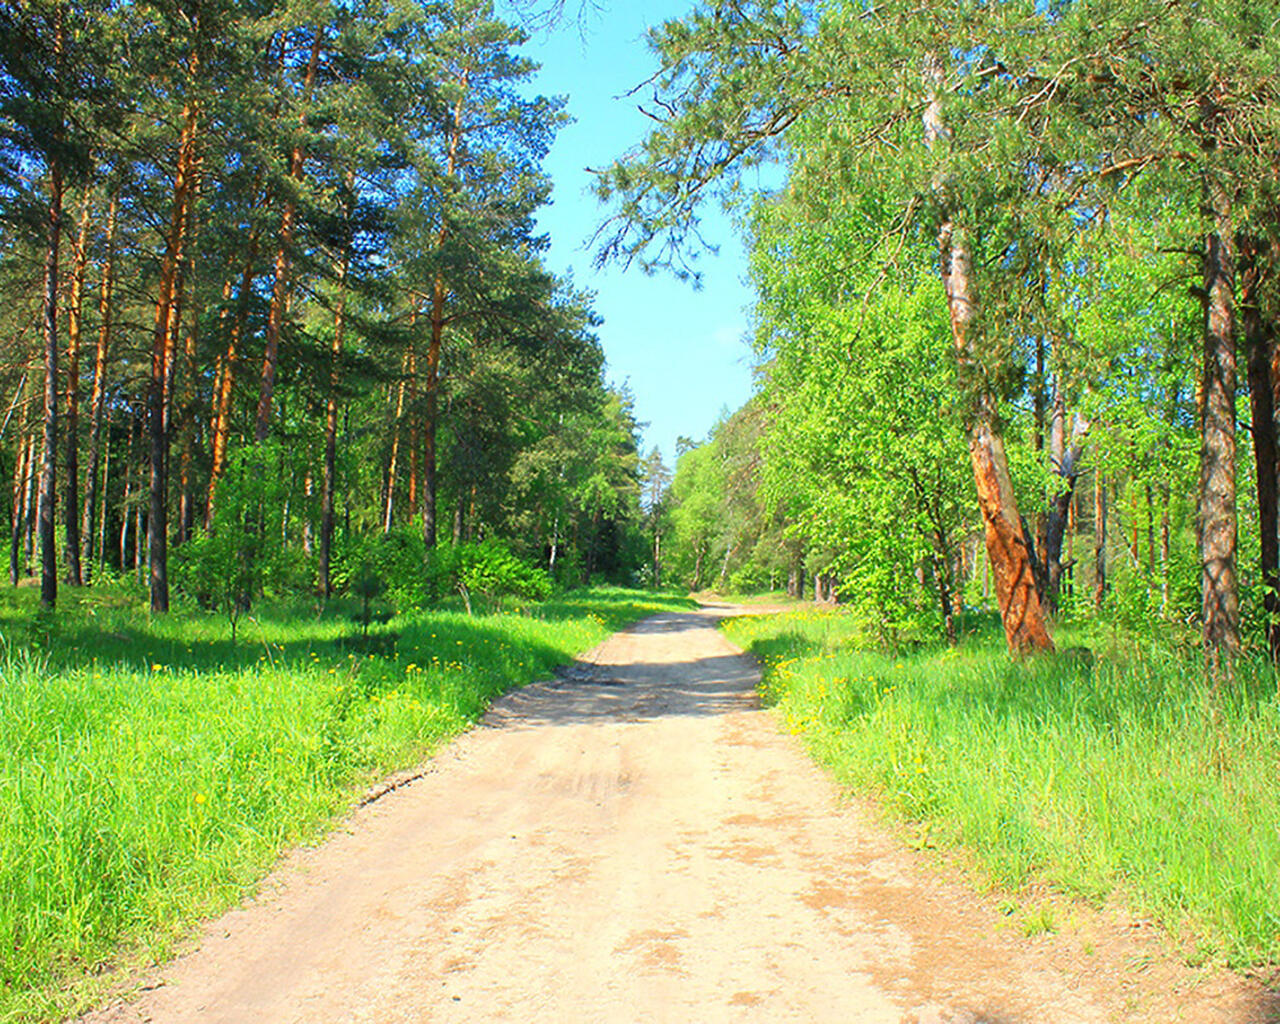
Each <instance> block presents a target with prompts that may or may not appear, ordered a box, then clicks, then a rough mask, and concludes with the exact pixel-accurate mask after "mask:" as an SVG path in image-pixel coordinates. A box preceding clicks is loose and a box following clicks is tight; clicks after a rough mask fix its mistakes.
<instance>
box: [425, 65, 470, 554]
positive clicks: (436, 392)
mask: <svg viewBox="0 0 1280 1024" xmlns="http://www.w3.org/2000/svg"><path fill="white" fill-rule="evenodd" d="M470 84H471V75H470V72H463V74H462V77H461V79H460V80H459V85H460V86H461V94H460V95H459V97H458V102H457V104H456V105H455V106H454V108H453V116H452V119H451V122H450V125H449V139H448V145H449V157H448V161H447V164H446V168H445V169H446V173H447V174H448V176H449V177H450V178H452V177H453V175H454V174H455V173H456V172H457V169H458V149H459V146H460V145H461V144H462V111H463V103H464V101H465V98H466V93H467V90H468V89H469V88H470ZM448 237H449V228H448V224H447V222H446V220H445V217H444V214H443V213H442V214H441V216H440V232H439V235H438V236H437V239H436V248H437V250H438V251H440V250H443V249H444V243H445V240H446V239H447V238H448ZM444 320H445V282H444V274H443V273H437V274H436V276H435V280H434V281H433V282H432V286H431V341H430V344H429V345H428V346H427V379H426V386H425V391H426V408H425V410H424V411H423V418H422V434H423V438H422V440H423V447H422V536H423V540H424V541H425V542H426V546H427V547H428V548H432V547H435V543H436V500H437V481H436V427H437V422H436V421H437V418H438V416H439V411H440V346H441V344H442V342H443V338H444Z"/></svg>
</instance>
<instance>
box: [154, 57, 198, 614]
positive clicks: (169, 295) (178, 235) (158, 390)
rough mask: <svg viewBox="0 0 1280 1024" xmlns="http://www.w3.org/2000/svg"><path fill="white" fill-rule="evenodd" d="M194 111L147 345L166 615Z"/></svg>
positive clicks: (158, 558)
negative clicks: (176, 364) (173, 397)
mask: <svg viewBox="0 0 1280 1024" xmlns="http://www.w3.org/2000/svg"><path fill="white" fill-rule="evenodd" d="M197 67H198V61H197V58H196V56H195V55H194V54H193V55H192V57H191V61H190V65H189V70H190V75H191V76H192V77H194V76H195V73H196V70H197ZM198 123H199V109H198V107H197V105H196V104H195V102H194V101H188V102H187V104H186V106H185V107H184V108H183V112H182V134H181V136H180V137H179V141H178V161H177V167H176V169H175V171H174V179H173V212H172V215H171V218H170V222H169V229H168V233H167V235H166V238H165V253H164V258H163V259H162V261H161V264H160V290H159V294H158V296H157V299H156V324H155V332H154V334H153V335H152V342H151V379H150V381H149V383H148V388H147V417H148V425H149V433H150V441H151V446H150V448H151V451H150V464H151V473H150V498H151V502H150V514H149V516H148V519H147V546H148V549H149V551H150V562H151V573H150V589H151V610H152V611H153V612H167V611H168V610H169V565H168V561H169V559H168V554H169V551H168V501H167V498H168V457H169V452H168V448H169V444H168V433H167V430H166V426H167V424H166V422H165V419H166V417H165V393H166V391H167V390H168V387H169V386H170V382H171V377H170V362H171V360H172V359H173V352H174V346H175V345H176V341H175V335H176V333H177V324H176V315H177V311H178V309H179V308H180V304H181V291H180V273H179V271H180V268H181V266H182V260H183V250H184V245H185V241H186V233H187V226H188V223H189V220H190V216H191V205H192V202H193V199H194V195H193V193H194V186H195V179H196V173H197V162H198V161H197V145H196V142H197V139H196V134H197V126H198Z"/></svg>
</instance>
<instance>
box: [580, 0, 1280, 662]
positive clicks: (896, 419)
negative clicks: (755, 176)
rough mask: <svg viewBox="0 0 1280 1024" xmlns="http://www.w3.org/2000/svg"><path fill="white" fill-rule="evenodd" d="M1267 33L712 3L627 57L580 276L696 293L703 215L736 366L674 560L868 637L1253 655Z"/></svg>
mask: <svg viewBox="0 0 1280 1024" xmlns="http://www.w3.org/2000/svg"><path fill="white" fill-rule="evenodd" d="M1275 14H1276V10H1275V8H1274V7H1273V5H1268V4H1263V5H1258V4H1247V5H1246V4H1226V5H1215V6H1214V7H1213V8H1212V9H1211V10H1210V9H1205V8H1204V7H1203V6H1201V5H1190V4H1188V5H1182V4H1165V3H1157V4H1144V3H1132V4H1130V3H1125V4H1091V3H1062V4H1049V5H1044V4H1034V5H1032V4H1016V3H1012V4H997V5H993V6H988V5H974V6H972V7H970V6H969V5H962V6H961V8H959V9H957V10H956V11H955V12H954V13H948V14H946V15H944V14H942V13H938V14H934V15H926V14H923V13H922V12H920V11H918V10H916V9H914V8H912V7H910V5H894V4H888V5H876V6H875V7H874V9H866V10H864V9H862V8H861V7H859V6H858V5H845V4H839V3H833V4H819V5H816V6H815V7H814V8H812V9H811V8H810V7H809V6H808V5H775V4H769V3H761V4H749V3H743V4H736V3H735V4H709V5H705V6H703V7H701V8H699V9H698V10H697V11H696V12H695V13H693V14H692V15H690V16H689V17H688V18H687V19H685V20H684V21H682V22H680V23H672V24H670V25H668V26H666V27H664V28H663V29H662V30H660V31H658V32H657V33H655V37H654V45H655V48H656V49H657V51H658V52H659V54H660V55H661V58H662V66H663V73H662V75H663V77H662V78H661V79H660V80H659V81H656V82H655V84H654V87H653V94H652V101H651V102H652V113H653V115H654V117H655V118H657V119H659V121H660V127H658V128H657V129H656V130H655V131H654V132H653V133H652V135H651V136H650V137H649V138H648V139H647V140H646V142H645V144H644V145H643V147H641V148H639V149H637V150H636V151H635V152H633V153H632V154H630V155H629V156H627V157H626V158H624V159H622V160H620V161H618V162H617V163H615V164H614V165H613V166H612V167H611V168H610V169H609V170H608V171H607V172H606V174H605V175H604V176H602V179H601V183H600V189H599V191H600V193H601V195H602V196H603V197H604V198H605V199H606V200H607V201H609V202H610V204H611V206H610V210H611V212H612V219H611V221H610V224H609V232H610V233H609V235H608V237H607V239H606V250H605V255H606V257H608V258H616V259H620V260H623V261H625V262H633V261H638V262H641V263H644V264H645V265H646V266H649V267H667V268H671V269H674V270H675V271H676V272H677V273H685V274H696V273H697V265H696V259H697V256H698V239H699V235H698V223H699V220H698V218H699V205H698V204H699V202H700V201H701V200H702V199H703V198H705V197H706V196H707V195H709V194H719V195H721V196H722V197H723V198H724V200H725V201H726V202H728V203H730V204H732V206H733V208H734V209H735V210H736V211H737V212H738V214H739V216H740V219H741V222H742V225H743V228H744V230H745V232H746V233H747V237H748V239H749V242H750V248H751V260H752V263H751V266H752V271H751V273H752V284H753V286H754V288H755V292H756V295H757V305H756V308H755V345H756V350H757V353H758V360H759V371H758V375H759V390H758V394H757V395H756V396H755V397H753V398H752V399H751V401H750V402H748V403H747V404H746V405H745V406H744V407H743V408H742V409H740V410H738V411H737V412H736V413H734V414H733V415H732V416H729V417H728V418H726V419H725V420H724V421H723V422H722V423H721V424H720V425H719V426H718V427H717V429H716V430H715V431H714V433H713V435H712V436H711V437H710V438H709V439H707V441H706V443H704V444H701V445H699V446H697V447H694V448H692V449H691V450H688V451H685V452H683V453H682V454H681V457H680V459H679V462H678V464H677V467H676V472H675V476H674V482H673V484H672V487H671V492H670V496H669V499H668V502H667V512H666V520H665V524H664V527H663V528H664V529H665V530H666V532H667V534H668V535H669V540H668V544H667V550H668V556H669V561H670V563H671V565H670V569H671V571H672V572H674V573H675V574H676V575H678V576H679V578H680V579H681V580H683V581H686V582H688V583H689V584H690V585H691V586H693V587H695V588H697V587H700V586H705V585H712V584H715V585H719V586H722V587H723V586H726V585H729V584H733V585H737V586H747V585H750V586H779V585H783V584H785V585H786V586H787V588H788V590H789V591H790V592H791V593H792V594H798V593H799V592H800V591H801V590H806V592H807V590H808V588H812V590H813V594H814V596H815V597H816V598H818V599H833V598H836V597H838V598H839V599H840V600H841V601H842V602H845V603H848V604H850V605H853V606H856V607H857V608H859V609H861V610H863V611H864V612H865V613H866V614H867V616H868V617H869V621H871V622H872V623H874V626H875V628H876V630H878V631H879V633H880V634H881V635H880V639H881V641H883V642H885V643H888V644H890V645H892V644H893V643H896V642H899V641H900V640H903V639H912V638H914V639H915V640H919V639H921V638H923V637H928V636H938V637H945V638H946V639H947V640H948V641H950V642H951V643H955V642H956V641H957V638H958V636H959V632H960V626H959V621H960V620H961V619H963V617H964V615H965V610H966V609H967V608H979V607H981V606H983V605H984V604H986V605H990V604H992V603H993V602H994V604H995V605H996V607H998V609H999V611H1000V613H1001V617H1002V620H1003V625H1004V627H1005V631H1006V635H1007V640H1008V645H1009V648H1010V650H1012V651H1014V652H1022V651H1031V650H1045V649H1051V648H1052V647H1053V642H1052V640H1051V639H1050V636H1049V629H1048V626H1047V624H1048V623H1049V622H1051V621H1052V619H1053V618H1054V617H1055V616H1058V615H1069V616H1099V617H1103V618H1107V619H1115V620H1121V621H1124V622H1126V623H1128V624H1131V625H1135V626H1140V625H1142V624H1144V623H1151V622H1160V621H1165V622H1177V623H1182V624H1189V623H1195V624H1196V625H1198V627H1199V628H1200V630H1201V640H1202V642H1203V645H1204V647H1205V648H1206V651H1207V652H1208V653H1209V655H1210V656H1211V657H1212V658H1213V659H1214V660H1215V661H1217V660H1219V659H1220V658H1222V657H1223V656H1225V660H1227V661H1229V660H1230V658H1231V657H1233V656H1235V655H1236V654H1238V653H1239V652H1240V651H1242V650H1244V649H1246V648H1247V649H1249V650H1257V649H1260V648H1265V649H1267V650H1269V651H1270V652H1271V656H1272V657H1273V658H1274V657H1275V656H1276V654H1277V652H1278V651H1280V625H1278V620H1277V608H1278V606H1277V604H1276V600H1277V598H1276V587H1277V540H1276V538H1277V529H1276V503H1277V490H1276V459H1277V449H1276V412H1275V409H1276V396H1277V395H1278V394H1280V359H1277V352H1276V344H1275V341H1276V332H1275V325H1276V323H1277V317H1278V316H1280V305H1278V300H1280V288H1278V287H1277V280H1278V277H1277V271H1280V227H1278V225H1280V221H1278V220H1277V213H1278V211H1280V193H1278V192H1277V185H1278V184H1280V180H1278V178H1277V173H1278V167H1277V164H1276V161H1275V152H1276V142H1277V129H1278V128H1280V123H1278V122H1277V109H1276V103H1275V99H1276V97H1275V94H1274V90H1275V87H1276V83H1275V69H1276V40H1275V34H1274V32H1272V31H1271V25H1272V20H1273V17H1274V15H1275ZM770 162H772V163H773V164H776V165H778V166H780V167H781V168H782V169H783V170H784V171H785V181H784V183H783V184H782V185H781V187H779V188H777V189H771V190H767V191H765V192H763V193H761V192H760V191H759V190H758V189H751V188H748V187H746V185H745V184H744V182H746V181H747V180H748V179H747V177H746V175H747V173H748V171H749V170H750V169H751V168H753V167H757V166H760V165H762V164H766V163H770ZM1241 437H1243V438H1244V439H1245V441H1246V443H1244V444H1240V441H1239V439H1240V438H1241ZM1238 449H1239V451H1238ZM966 453H967V454H966ZM806 581H808V582H807V586H806Z"/></svg>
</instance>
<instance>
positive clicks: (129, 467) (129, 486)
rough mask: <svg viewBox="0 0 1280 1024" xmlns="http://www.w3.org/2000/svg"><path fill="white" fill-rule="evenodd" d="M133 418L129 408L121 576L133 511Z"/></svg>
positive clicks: (125, 565)
mask: <svg viewBox="0 0 1280 1024" xmlns="http://www.w3.org/2000/svg"><path fill="white" fill-rule="evenodd" d="M135 419H136V416H135V415H134V413H133V410H132V409H130V410H129V422H128V424H127V429H128V432H129V433H128V436H127V438H126V442H125V449H124V495H123V496H122V497H121V499H120V574H121V575H122V576H123V575H124V574H125V573H126V572H128V571H129V516H130V514H131V513H132V511H133V510H132V509H131V508H130V507H129V499H130V498H131V497H132V496H133V472H134V468H133V467H134V452H133V447H134V445H133V438H134V434H135V433H136V432H137V431H136V430H135Z"/></svg>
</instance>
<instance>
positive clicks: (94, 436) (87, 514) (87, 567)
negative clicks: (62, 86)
mask: <svg viewBox="0 0 1280 1024" xmlns="http://www.w3.org/2000/svg"><path fill="white" fill-rule="evenodd" d="M117 205H118V199H117V197H116V195H115V194H114V193H113V194H112V196H111V203H110V207H109V208H108V211H107V251H106V255H105V256H104V257H103V260H102V286H101V289H100V291H99V293H98V320H99V324H98V345H97V349H96V350H95V352H94V358H93V394H92V396H91V398H90V400H89V445H88V451H87V453H86V458H85V467H84V491H85V493H84V512H83V515H82V517H81V526H80V543H81V556H80V569H81V573H82V574H88V575H92V573H93V556H94V550H93V547H94V538H93V516H94V511H95V510H96V508H97V503H98V460H99V458H100V455H99V452H100V450H101V447H102V418H103V411H104V409H105V408H106V380H107V354H108V351H109V348H110V344H111V292H112V289H113V288H114V274H115V272H114V263H115V239H116V208H117ZM104 487H105V485H104ZM98 550H99V551H102V547H101V545H99V548H98ZM103 554H105V552H103Z"/></svg>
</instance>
